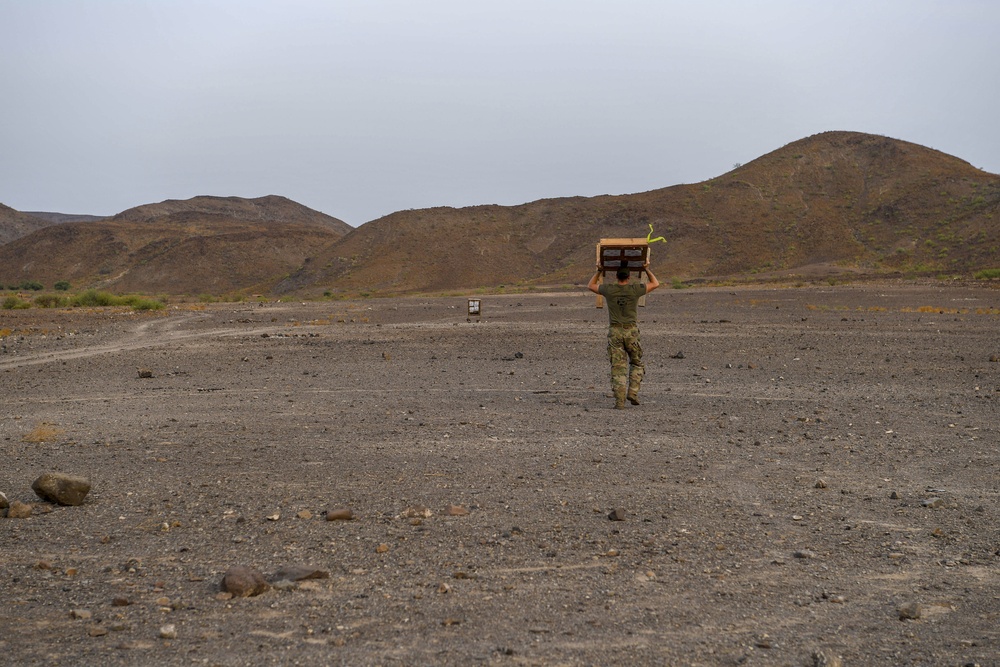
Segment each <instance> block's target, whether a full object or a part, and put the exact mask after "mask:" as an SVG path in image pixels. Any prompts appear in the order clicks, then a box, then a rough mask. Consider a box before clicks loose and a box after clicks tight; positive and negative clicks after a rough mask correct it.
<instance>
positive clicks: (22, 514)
mask: <svg viewBox="0 0 1000 667" xmlns="http://www.w3.org/2000/svg"><path fill="white" fill-rule="evenodd" d="M31 510H32V506H31V505H30V504H28V503H22V502H21V501H20V500H15V501H14V502H12V503H11V504H10V507H8V508H7V518H10V519H27V518H28V517H29V516H31Z"/></svg>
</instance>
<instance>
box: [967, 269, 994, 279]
mask: <svg viewBox="0 0 1000 667" xmlns="http://www.w3.org/2000/svg"><path fill="white" fill-rule="evenodd" d="M972 277H973V278H975V279H976V280H994V279H996V278H1000V269H983V270H982V271H976V272H975V273H974V274H973V276H972Z"/></svg>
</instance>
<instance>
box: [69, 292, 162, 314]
mask: <svg viewBox="0 0 1000 667" xmlns="http://www.w3.org/2000/svg"><path fill="white" fill-rule="evenodd" d="M69 303H70V305H72V306H74V307H81V306H82V307H88V308H101V307H105V306H129V307H131V308H134V309H135V310H159V309H161V308H163V301H161V300H159V299H150V298H147V297H142V296H137V295H134V294H130V295H126V296H115V295H114V294H111V293H109V292H101V291H98V290H93V289H89V290H86V291H85V292H81V293H79V294H77V295H76V296H75V297H73V298H72V299H71V300H70V302H69Z"/></svg>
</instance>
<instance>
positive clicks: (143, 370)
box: [135, 368, 153, 378]
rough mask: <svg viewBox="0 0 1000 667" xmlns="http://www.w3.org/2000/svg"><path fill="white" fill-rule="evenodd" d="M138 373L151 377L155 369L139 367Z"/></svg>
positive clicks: (141, 375)
mask: <svg viewBox="0 0 1000 667" xmlns="http://www.w3.org/2000/svg"><path fill="white" fill-rule="evenodd" d="M135 372H136V374H138V376H139V377H141V378H151V377H153V371H151V370H149V369H148V368H137V369H135Z"/></svg>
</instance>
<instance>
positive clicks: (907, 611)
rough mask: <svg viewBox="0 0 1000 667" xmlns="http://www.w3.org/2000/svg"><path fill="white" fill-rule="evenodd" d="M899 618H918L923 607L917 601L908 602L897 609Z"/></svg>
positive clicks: (904, 619) (921, 613)
mask: <svg viewBox="0 0 1000 667" xmlns="http://www.w3.org/2000/svg"><path fill="white" fill-rule="evenodd" d="M897 612H898V614H899V620H901V621H908V620H916V619H918V618H920V617H921V616H922V615H923V613H924V608H923V606H921V604H920V603H919V602H908V603H906V604H904V605H902V606H901V607H900V608H899V609H898V610H897Z"/></svg>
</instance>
